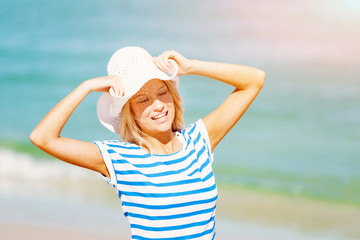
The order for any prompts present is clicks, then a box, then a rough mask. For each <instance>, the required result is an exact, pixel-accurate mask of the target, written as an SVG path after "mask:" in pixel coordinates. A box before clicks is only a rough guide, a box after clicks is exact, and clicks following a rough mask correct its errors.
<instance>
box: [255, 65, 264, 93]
mask: <svg viewBox="0 0 360 240" xmlns="http://www.w3.org/2000/svg"><path fill="white" fill-rule="evenodd" d="M265 78H266V74H265V72H264V71H263V70H260V69H259V70H258V73H257V81H256V85H257V86H258V87H259V88H260V89H261V88H262V87H263V86H264V83H265Z"/></svg>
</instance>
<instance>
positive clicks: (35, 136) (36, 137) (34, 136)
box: [30, 130, 46, 149]
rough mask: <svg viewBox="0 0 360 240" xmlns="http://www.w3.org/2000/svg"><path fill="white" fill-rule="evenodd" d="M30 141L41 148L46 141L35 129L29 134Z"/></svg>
mask: <svg viewBox="0 0 360 240" xmlns="http://www.w3.org/2000/svg"><path fill="white" fill-rule="evenodd" d="M30 141H31V142H32V143H33V144H34V145H35V146H37V147H38V148H40V149H41V148H42V147H43V146H44V145H46V141H45V139H44V138H43V137H41V135H40V134H39V133H38V132H37V131H36V130H33V131H32V132H31V134H30Z"/></svg>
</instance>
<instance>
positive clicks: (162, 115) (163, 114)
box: [152, 112, 166, 120]
mask: <svg viewBox="0 0 360 240" xmlns="http://www.w3.org/2000/svg"><path fill="white" fill-rule="evenodd" d="M165 115H166V112H165V113H162V114H160V115H157V116H156V117H153V118H152V119H154V120H157V119H159V118H162V117H164V116H165Z"/></svg>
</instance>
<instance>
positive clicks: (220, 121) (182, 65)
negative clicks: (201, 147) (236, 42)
mask: <svg viewBox="0 0 360 240" xmlns="http://www.w3.org/2000/svg"><path fill="white" fill-rule="evenodd" d="M167 59H174V60H175V61H176V62H177V63H178V65H179V72H178V74H179V75H185V74H191V75H201V76H205V77H209V78H212V79H216V80H218V81H221V82H223V83H226V84H229V85H232V86H234V87H235V90H234V91H233V92H232V93H231V94H230V96H229V97H228V98H227V99H226V100H225V101H224V102H223V103H222V104H221V105H220V106H219V107H218V108H217V109H215V110H214V111H213V112H211V113H210V114H209V115H207V116H205V117H204V118H203V122H204V124H205V126H206V129H207V130H208V133H209V138H210V143H211V149H212V151H213V150H214V149H215V147H216V146H217V144H218V143H219V142H220V141H221V139H223V137H224V136H225V135H226V134H227V133H228V132H229V131H230V130H231V128H232V127H233V126H234V125H235V124H236V123H237V122H238V121H239V120H240V118H241V117H242V116H243V115H244V113H245V112H246V110H247V109H248V108H249V106H250V105H251V103H252V102H253V101H254V99H255V98H256V96H257V95H258V93H259V92H260V90H261V88H262V86H263V85H264V81H265V73H264V71H262V70H260V69H257V68H253V67H248V66H242V65H236V64H228V63H216V62H206V61H199V60H189V59H187V58H185V57H184V56H182V55H181V54H179V53H177V52H175V51H173V50H172V51H166V52H164V53H163V54H161V55H160V56H159V57H157V58H154V62H155V64H156V65H157V66H158V67H159V68H160V69H162V70H165V69H166V68H168V67H169V66H170V64H169V63H168V61H167Z"/></svg>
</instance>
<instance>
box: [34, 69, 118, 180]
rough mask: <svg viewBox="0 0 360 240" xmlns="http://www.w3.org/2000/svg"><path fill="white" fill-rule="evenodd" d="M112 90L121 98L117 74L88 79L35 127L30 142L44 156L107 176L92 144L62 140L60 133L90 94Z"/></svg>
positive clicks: (67, 139) (104, 167)
mask: <svg viewBox="0 0 360 240" xmlns="http://www.w3.org/2000/svg"><path fill="white" fill-rule="evenodd" d="M110 88H113V89H114V91H115V94H117V95H121V85H120V80H119V78H118V77H117V76H116V75H112V76H105V77H99V78H94V79H90V80H87V81H85V82H83V83H81V84H80V85H79V86H78V87H77V88H76V89H75V90H74V91H72V92H71V93H70V94H69V95H68V96H66V97H65V98H64V99H63V100H61V101H60V102H59V103H58V104H57V105H56V106H55V107H54V108H53V109H52V110H51V111H50V112H49V113H48V114H47V115H46V116H45V117H44V118H43V119H42V121H41V122H40V123H39V124H38V125H37V126H36V128H35V129H34V130H33V131H32V133H31V135H30V140H31V142H32V143H33V144H34V145H36V146H37V147H38V148H40V149H41V150H43V151H45V152H46V153H48V154H50V155H52V156H54V157H56V158H58V159H60V160H62V161H65V162H68V163H71V164H74V165H77V166H80V167H84V168H88V169H91V170H94V171H96V172H99V173H101V174H103V175H105V176H107V177H109V173H108V171H107V168H106V165H105V163H104V160H103V158H102V156H101V153H100V151H99V149H98V147H97V146H96V145H95V144H94V143H90V142H83V141H79V140H75V139H70V138H65V137H61V136H60V134H61V130H62V129H63V127H64V126H65V124H66V122H67V121H68V119H69V118H70V116H71V114H72V113H73V112H74V110H75V109H76V108H77V107H78V106H79V104H80V103H81V102H82V101H83V100H84V98H85V97H86V96H87V95H88V94H89V93H91V92H93V91H97V92H106V91H109V89H110Z"/></svg>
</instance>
